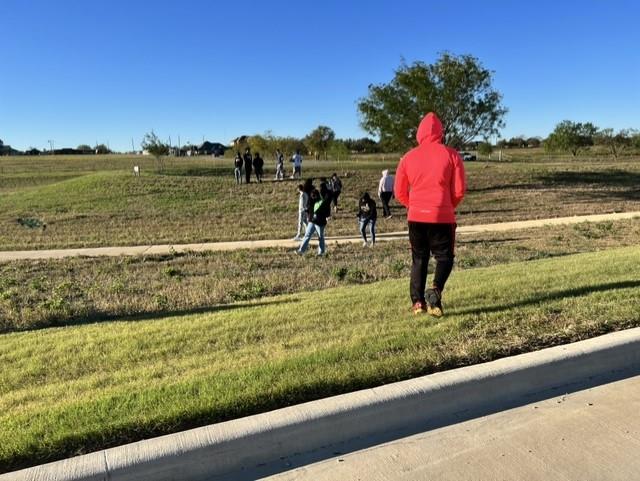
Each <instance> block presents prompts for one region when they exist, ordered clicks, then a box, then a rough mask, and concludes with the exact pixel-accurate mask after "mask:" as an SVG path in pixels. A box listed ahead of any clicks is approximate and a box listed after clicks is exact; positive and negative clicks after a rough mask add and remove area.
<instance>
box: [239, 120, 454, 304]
mask: <svg viewBox="0 0 640 481" xmlns="http://www.w3.org/2000/svg"><path fill="white" fill-rule="evenodd" d="M442 138H443V128H442V123H441V122H440V119H439V118H438V117H437V115H435V114H434V113H428V114H427V115H426V116H425V117H424V118H423V119H422V121H421V122H420V125H419V126H418V130H417V134H416V140H417V141H418V146H417V147H415V148H413V149H411V150H410V151H409V152H407V153H406V154H405V155H404V156H403V157H402V159H400V162H399V163H398V167H397V169H396V174H395V177H394V176H393V175H390V174H389V171H388V170H384V171H382V177H381V178H380V181H379V183H378V197H379V198H380V200H381V202H382V210H383V215H384V216H385V217H386V218H389V217H391V210H390V208H389V202H390V201H391V199H392V198H393V197H394V196H395V198H396V199H397V200H398V202H400V203H401V204H402V205H403V206H404V207H406V208H407V220H408V224H409V243H410V245H411V257H412V264H411V276H410V282H409V295H410V297H411V302H412V311H413V313H414V314H416V315H418V314H422V313H428V314H430V315H432V316H436V317H439V316H442V315H443V307H442V292H443V291H444V288H445V284H446V282H447V280H448V279H449V276H450V274H451V271H452V269H453V261H454V247H455V232H456V225H457V224H456V214H455V209H456V207H457V206H458V205H459V204H460V202H462V199H463V198H464V195H465V191H466V179H465V170H464V164H463V161H462V159H461V158H460V155H459V154H458V152H457V151H456V150H455V149H452V148H450V147H448V146H446V145H444V144H443V143H442ZM291 162H292V163H293V172H292V175H291V177H292V178H294V177H297V178H301V176H302V157H301V156H300V152H296V154H295V155H294V156H293V157H292V158H291ZM243 165H244V167H245V177H246V182H247V183H249V182H250V178H251V170H252V168H253V170H254V171H255V173H256V179H257V180H258V182H261V181H262V175H263V165H264V161H263V160H262V158H261V157H260V155H259V154H258V153H256V155H255V156H253V157H252V156H251V152H250V150H249V149H247V150H246V152H245V154H244V156H240V153H238V155H237V156H236V161H235V168H236V171H235V172H236V173H235V175H236V182H237V183H241V182H242V167H243ZM275 178H276V180H283V178H284V155H283V154H282V153H281V152H280V151H279V150H278V151H277V152H276V177H275ZM298 192H299V200H298V231H297V234H296V236H295V237H294V240H297V241H300V245H299V247H298V248H297V249H296V251H295V252H296V254H298V255H302V254H304V253H305V252H306V251H307V249H308V248H309V241H310V240H311V237H312V236H313V235H314V234H315V235H317V236H318V240H319V243H318V255H321V256H322V255H324V254H325V252H326V243H325V228H326V225H327V221H328V219H330V218H331V211H332V209H331V205H332V204H333V207H334V209H335V210H337V209H338V198H339V197H340V194H341V193H342V181H341V180H340V179H339V178H338V176H337V174H335V173H334V174H333V175H332V176H331V179H330V180H327V179H324V178H323V179H320V185H319V187H318V188H316V187H315V186H314V185H313V179H308V180H307V181H306V182H305V183H304V184H300V185H299V186H298ZM357 216H358V220H359V228H360V234H361V236H362V240H363V246H373V245H374V244H375V242H376V222H377V218H378V210H377V205H376V202H375V200H374V199H373V198H372V197H371V196H370V195H369V193H368V192H364V193H363V194H362V196H361V197H360V200H359V202H358V213H357ZM367 228H368V230H369V239H368V238H367ZM432 255H433V257H434V258H435V261H436V267H435V272H434V275H433V280H432V282H431V285H430V287H428V288H427V269H428V266H429V258H430V257H431V256H432Z"/></svg>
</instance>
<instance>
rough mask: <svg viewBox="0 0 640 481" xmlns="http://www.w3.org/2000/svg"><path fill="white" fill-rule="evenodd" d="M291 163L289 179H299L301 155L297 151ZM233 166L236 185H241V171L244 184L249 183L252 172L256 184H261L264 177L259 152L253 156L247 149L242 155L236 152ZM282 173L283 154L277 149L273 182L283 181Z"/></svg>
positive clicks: (262, 162)
mask: <svg viewBox="0 0 640 481" xmlns="http://www.w3.org/2000/svg"><path fill="white" fill-rule="evenodd" d="M291 163H292V164H293V169H292V172H291V178H292V179H295V178H298V179H300V178H301V177H302V155H300V151H299V150H296V153H295V154H293V156H292V157H291ZM233 165H234V177H235V179H236V184H242V177H243V176H242V174H243V171H244V179H245V183H247V184H250V183H251V173H252V172H254V173H255V176H256V181H257V182H258V183H262V179H263V177H264V159H263V158H262V157H260V153H259V152H256V153H255V155H251V148H249V147H247V148H246V149H245V152H244V155H242V154H240V152H239V151H238V152H236V156H235V159H234V161H233ZM284 171H285V169H284V154H283V153H282V152H281V151H280V149H277V150H276V170H275V172H276V173H275V177H274V180H284V176H285V173H284Z"/></svg>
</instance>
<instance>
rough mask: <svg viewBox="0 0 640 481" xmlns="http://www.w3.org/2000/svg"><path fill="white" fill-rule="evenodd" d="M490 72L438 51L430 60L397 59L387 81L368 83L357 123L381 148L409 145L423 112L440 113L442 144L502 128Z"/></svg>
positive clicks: (471, 59)
mask: <svg viewBox="0 0 640 481" xmlns="http://www.w3.org/2000/svg"><path fill="white" fill-rule="evenodd" d="M492 74H493V73H492V72H491V71H490V70H487V69H485V68H484V67H483V66H482V64H481V63H480V61H479V60H478V59H477V58H475V57H473V56H471V55H461V56H457V55H453V54H450V53H443V54H441V55H440V58H438V60H437V61H436V62H435V63H433V64H426V63H424V62H414V63H413V64H412V65H406V64H405V63H404V61H402V63H401V64H400V67H399V68H398V69H397V70H396V71H395V76H394V78H393V80H392V81H391V82H390V83H388V84H380V85H369V94H368V96H367V97H365V98H362V99H360V100H359V101H358V110H359V111H360V116H361V119H360V123H361V125H362V127H363V128H364V129H365V130H366V131H367V132H369V133H370V134H373V135H376V136H378V137H379V138H380V142H381V144H382V146H383V148H385V149H386V150H404V149H406V148H408V147H410V146H412V145H415V134H416V130H417V128H418V124H419V123H420V120H421V119H422V117H423V116H424V115H425V114H427V113H428V112H435V113H436V114H437V115H438V117H440V120H441V121H442V124H443V127H444V130H445V136H446V137H445V142H446V143H448V144H450V145H452V146H455V147H460V146H462V145H464V144H465V143H467V142H469V141H470V140H472V139H474V138H476V137H490V136H492V135H494V134H496V133H498V129H500V128H502V127H504V121H503V118H504V115H505V114H506V112H507V109H506V108H504V107H503V106H502V105H501V100H502V95H501V94H500V93H499V92H498V91H497V90H495V89H494V88H493V86H492V84H491V81H492Z"/></svg>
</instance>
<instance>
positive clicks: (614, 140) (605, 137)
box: [594, 129, 636, 159]
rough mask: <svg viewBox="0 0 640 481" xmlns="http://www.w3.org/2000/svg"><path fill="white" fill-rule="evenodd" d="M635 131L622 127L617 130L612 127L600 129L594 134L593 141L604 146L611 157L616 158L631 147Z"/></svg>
mask: <svg viewBox="0 0 640 481" xmlns="http://www.w3.org/2000/svg"><path fill="white" fill-rule="evenodd" d="M635 133H636V132H635V131H634V130H633V129H622V130H619V131H618V132H615V131H614V130H613V129H602V130H599V131H598V133H597V134H596V135H595V137H594V142H595V143H596V144H597V145H603V146H605V147H606V148H607V149H608V150H609V152H610V153H611V155H613V158H614V159H617V158H618V155H620V154H621V153H622V152H624V151H625V150H626V149H627V148H629V147H631V145H632V141H633V136H634V134H635Z"/></svg>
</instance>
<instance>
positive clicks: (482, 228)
mask: <svg viewBox="0 0 640 481" xmlns="http://www.w3.org/2000/svg"><path fill="white" fill-rule="evenodd" d="M635 217H640V212H622V213H613V214H598V215H583V216H573V217H555V218H551V219H535V220H525V221H514V222H501V223H495V224H479V225H469V226H459V227H458V229H457V234H460V235H465V234H477V233H482V232H505V231H509V230H516V229H529V228H533V227H542V226H546V225H566V224H578V223H580V222H602V221H612V220H622V219H633V218H635ZM407 236H408V234H407V232H406V231H401V232H387V233H379V234H377V236H376V238H377V239H378V240H379V241H389V240H400V239H406V238H407ZM360 242H362V239H361V238H360V236H344V237H328V238H327V244H330V245H336V244H352V243H360ZM298 245H299V242H296V241H293V240H291V239H267V240H255V241H233V242H208V243H196V244H166V245H144V246H122V247H88V248H78V249H50V250H35V251H0V262H8V261H12V260H23V259H61V258H65V257H81V256H86V257H118V256H137V255H163V254H164V255H166V254H171V253H174V252H202V251H230V250H239V249H260V248H266V247H288V248H291V249H293V248H294V247H297V246H298Z"/></svg>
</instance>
